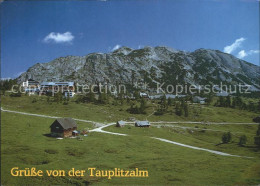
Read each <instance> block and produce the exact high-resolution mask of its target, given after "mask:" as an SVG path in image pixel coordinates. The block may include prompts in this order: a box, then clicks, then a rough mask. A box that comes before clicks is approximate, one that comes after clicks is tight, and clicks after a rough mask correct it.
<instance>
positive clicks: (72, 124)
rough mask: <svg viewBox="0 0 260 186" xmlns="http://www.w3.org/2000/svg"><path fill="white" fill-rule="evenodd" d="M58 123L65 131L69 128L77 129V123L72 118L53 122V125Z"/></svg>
mask: <svg viewBox="0 0 260 186" xmlns="http://www.w3.org/2000/svg"><path fill="white" fill-rule="evenodd" d="M56 121H57V122H58V123H59V124H60V125H61V126H62V128H63V129H69V128H74V127H77V123H76V121H75V120H74V119H72V118H58V119H56V120H55V121H54V122H53V124H54V123H55V122H56ZM53 124H52V125H53Z"/></svg>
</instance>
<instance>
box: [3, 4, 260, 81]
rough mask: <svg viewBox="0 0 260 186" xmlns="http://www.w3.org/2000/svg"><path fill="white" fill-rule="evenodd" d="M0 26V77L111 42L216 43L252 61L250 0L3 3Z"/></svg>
mask: <svg viewBox="0 0 260 186" xmlns="http://www.w3.org/2000/svg"><path fill="white" fill-rule="evenodd" d="M1 27H2V30H1V73H2V74H1V76H2V77H3V78H7V77H11V78H14V77H17V76H18V75H19V74H20V73H21V72H24V71H26V70H27V69H28V68H29V67H30V66H32V65H34V64H36V63H42V62H49V61H51V60H53V59H55V58H58V57H61V56H67V55H79V56H83V55H86V54H88V53H91V52H110V51H111V50H112V49H113V48H114V47H116V46H128V47H131V48H136V49H138V48H139V47H143V46H169V47H172V48H175V49H180V50H186V51H194V50H196V49H199V48H207V49H217V50H221V51H225V52H228V53H231V54H233V55H235V56H237V57H240V58H243V59H244V60H246V61H248V62H251V63H254V64H257V65H259V1H258V0H161V1H159V0H122V1H119V0H102V1H45V2H44V1H36V2H35V1H9V2H4V3H1Z"/></svg>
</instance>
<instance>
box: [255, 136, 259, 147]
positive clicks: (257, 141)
mask: <svg viewBox="0 0 260 186" xmlns="http://www.w3.org/2000/svg"><path fill="white" fill-rule="evenodd" d="M254 139H255V145H257V146H258V147H260V136H256V137H255V138H254Z"/></svg>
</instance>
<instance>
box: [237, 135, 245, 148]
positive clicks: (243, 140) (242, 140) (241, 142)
mask: <svg viewBox="0 0 260 186" xmlns="http://www.w3.org/2000/svg"><path fill="white" fill-rule="evenodd" d="M246 142H247V137H246V136H245V135H243V136H240V138H239V143H238V144H239V145H240V146H243V145H245V144H246Z"/></svg>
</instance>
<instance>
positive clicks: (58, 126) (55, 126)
mask: <svg viewBox="0 0 260 186" xmlns="http://www.w3.org/2000/svg"><path fill="white" fill-rule="evenodd" d="M50 128H51V135H52V136H55V137H70V136H73V135H75V134H76V133H75V131H76V130H77V123H76V121H75V120H74V119H72V118H58V119H56V120H55V121H54V122H53V123H52V124H51V126H50Z"/></svg>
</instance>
